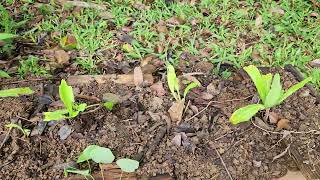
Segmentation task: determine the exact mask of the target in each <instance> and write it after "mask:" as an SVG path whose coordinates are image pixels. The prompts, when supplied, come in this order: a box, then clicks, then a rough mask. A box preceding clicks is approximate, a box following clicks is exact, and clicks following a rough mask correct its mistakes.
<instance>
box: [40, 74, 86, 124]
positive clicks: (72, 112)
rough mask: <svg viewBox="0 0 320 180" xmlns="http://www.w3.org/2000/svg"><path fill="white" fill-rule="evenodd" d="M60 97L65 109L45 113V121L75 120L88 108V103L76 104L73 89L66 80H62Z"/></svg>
mask: <svg viewBox="0 0 320 180" xmlns="http://www.w3.org/2000/svg"><path fill="white" fill-rule="evenodd" d="M59 95H60V99H61V100H62V102H63V104H64V106H65V108H64V109H60V110H57V111H54V112H45V113H44V121H54V120H61V119H66V118H67V119H68V118H74V117H76V116H78V114H79V113H80V112H83V111H84V110H85V109H86V108H87V104H86V103H81V104H76V103H75V100H74V95H73V90H72V87H71V86H68V84H67V82H66V81H65V80H61V84H60V86H59Z"/></svg>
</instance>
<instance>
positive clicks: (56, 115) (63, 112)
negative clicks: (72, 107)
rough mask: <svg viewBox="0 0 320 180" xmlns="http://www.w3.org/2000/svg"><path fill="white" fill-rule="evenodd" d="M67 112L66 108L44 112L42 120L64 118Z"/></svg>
mask: <svg viewBox="0 0 320 180" xmlns="http://www.w3.org/2000/svg"><path fill="white" fill-rule="evenodd" d="M67 114H68V110H67V109H61V110H57V111H53V112H45V113H44V120H43V121H58V120H62V119H66V118H67Z"/></svg>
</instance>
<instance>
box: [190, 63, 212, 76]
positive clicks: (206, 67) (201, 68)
mask: <svg viewBox="0 0 320 180" xmlns="http://www.w3.org/2000/svg"><path fill="white" fill-rule="evenodd" d="M212 69H213V64H212V63H211V62H207V61H200V62H198V63H196V64H195V65H194V70H195V71H196V72H202V73H211V72H212Z"/></svg>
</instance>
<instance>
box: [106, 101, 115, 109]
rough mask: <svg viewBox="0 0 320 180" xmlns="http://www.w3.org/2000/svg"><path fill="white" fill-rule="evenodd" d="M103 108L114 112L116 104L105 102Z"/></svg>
mask: <svg viewBox="0 0 320 180" xmlns="http://www.w3.org/2000/svg"><path fill="white" fill-rule="evenodd" d="M103 106H104V107H105V108H106V109H107V110H108V111H112V109H113V107H114V103H113V102H111V101H108V102H105V103H103Z"/></svg>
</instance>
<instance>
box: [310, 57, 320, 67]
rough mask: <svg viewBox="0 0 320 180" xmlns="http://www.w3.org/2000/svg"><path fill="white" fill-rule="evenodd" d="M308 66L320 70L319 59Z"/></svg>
mask: <svg viewBox="0 0 320 180" xmlns="http://www.w3.org/2000/svg"><path fill="white" fill-rule="evenodd" d="M309 64H310V66H312V67H318V68H320V59H315V60H313V61H311V62H310V63H309Z"/></svg>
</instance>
